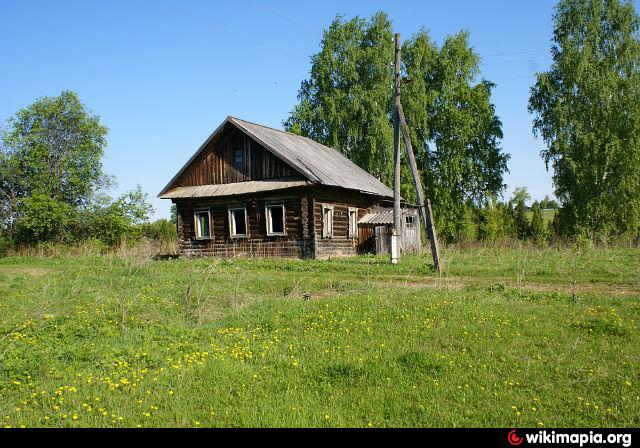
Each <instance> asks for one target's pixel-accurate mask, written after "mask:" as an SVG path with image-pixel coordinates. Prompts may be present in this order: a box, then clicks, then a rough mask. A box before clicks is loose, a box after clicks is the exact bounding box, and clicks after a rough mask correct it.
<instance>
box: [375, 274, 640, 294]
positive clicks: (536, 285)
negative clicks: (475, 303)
mask: <svg viewBox="0 0 640 448" xmlns="http://www.w3.org/2000/svg"><path fill="white" fill-rule="evenodd" d="M372 283H373V284H375V285H376V286H382V287H384V286H390V285H393V286H396V287H404V288H417V289H421V288H425V289H441V290H447V291H449V290H459V289H463V288H466V287H487V288H495V289H496V290H500V289H505V288H508V289H521V290H522V291H536V292H560V293H565V294H573V293H575V294H597V295H605V296H613V297H616V296H623V297H624V296H639V295H640V288H638V287H636V286H634V285H625V284H611V283H591V282H581V283H576V284H575V285H572V284H571V283H544V282H523V283H521V284H519V285H518V284H517V282H515V281H506V282H505V279H504V278H502V277H501V278H498V277H496V278H491V277H487V278H483V279H478V278H464V277H421V276H418V275H406V276H401V275H400V276H389V277H386V276H385V277H383V279H381V278H380V277H379V278H378V279H376V280H375V281H373V282H372Z"/></svg>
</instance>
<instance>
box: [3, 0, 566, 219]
mask: <svg viewBox="0 0 640 448" xmlns="http://www.w3.org/2000/svg"><path fill="white" fill-rule="evenodd" d="M555 3H556V1H555V0H536V1H526V2H523V1H513V0H508V1H507V0H505V1H482V2H480V1H468V0H449V1H446V2H443V1H437V2H436V1H417V2H410V1H398V0H395V1H366V2H365V1H349V2H346V1H327V0H325V1H321V2H320V1H319V2H303V1H272V2H267V1H259V0H236V1H234V2H222V1H220V2H217V1H203V2H200V1H182V2H178V1H174V2H162V1H159V0H158V1H153V2H152V1H126V2H117V1H103V2H96V1H78V2H70V1H62V0H58V1H55V2H48V1H41V2H33V1H8V0H0V18H1V21H0V23H2V26H1V27H0V120H2V121H4V120H5V119H7V118H8V117H10V116H11V115H13V114H14V113H15V112H16V111H17V110H19V109H20V108H22V107H25V106H27V105H28V104H30V103H31V102H33V101H34V100H36V99H37V98H39V97H42V96H45V95H46V96H52V95H57V94H59V93H60V92H61V91H62V90H64V89H70V90H73V91H75V92H77V93H78V94H79V96H80V98H81V100H82V101H83V102H84V103H85V104H86V105H87V106H89V107H90V108H91V109H92V110H93V111H94V112H95V113H96V114H98V115H100V117H101V121H102V122H103V124H105V125H106V126H107V127H108V128H109V134H108V146H107V148H106V159H105V170H106V171H107V172H108V173H109V174H112V175H114V176H115V177H116V179H117V182H118V188H117V189H116V190H115V191H113V192H112V194H114V195H115V194H118V193H120V192H123V191H126V190H129V189H132V188H135V186H136V185H137V184H140V185H141V186H142V188H143V189H144V191H145V192H147V193H149V199H150V200H151V202H152V203H153V205H154V207H155V208H156V215H155V217H166V216H168V210H169V205H170V204H169V202H168V201H163V200H160V199H157V198H156V195H157V193H158V192H159V191H160V190H161V188H162V187H163V186H164V185H165V183H166V182H167V181H168V180H169V179H170V178H171V177H172V176H173V175H174V174H175V172H176V171H177V170H178V169H179V168H180V167H181V166H182V165H183V164H184V162H185V161H186V160H187V159H188V158H189V157H190V156H191V155H192V154H193V152H195V150H196V149H197V148H198V147H199V146H200V144H201V143H202V142H203V141H204V140H205V139H206V138H207V136H208V135H209V134H210V133H211V132H212V131H213V130H214V129H215V128H216V127H217V125H218V124H219V123H220V122H221V121H222V120H223V119H224V118H225V117H226V116H227V115H234V116H237V117H240V118H244V119H246V120H250V121H255V122H258V123H262V124H265V125H270V126H274V127H278V128H280V127H281V123H282V120H284V119H285V118H286V117H287V115H288V113H289V111H290V110H291V108H292V107H293V105H294V104H295V102H296V95H297V91H298V88H299V86H300V82H301V81H302V80H303V79H305V78H307V77H308V74H309V69H310V62H309V56H310V55H311V54H313V53H315V52H317V50H318V48H319V44H320V40H321V38H322V32H323V30H324V29H325V28H327V27H328V26H329V24H330V23H331V21H332V20H333V18H334V17H335V16H336V14H343V15H345V16H346V17H349V18H350V17H353V16H354V15H359V16H364V17H369V16H370V15H371V14H373V13H374V12H375V11H377V10H383V11H385V12H387V13H388V14H389V16H390V18H391V20H392V21H393V25H394V28H395V31H396V32H400V33H402V35H403V37H409V36H410V35H411V34H412V33H414V32H416V31H417V30H419V29H420V28H421V27H425V28H426V29H428V30H429V31H430V33H431V36H432V38H433V39H435V40H436V41H437V42H438V43H440V42H442V39H443V38H444V37H445V36H446V35H447V34H453V33H456V32H457V31H459V30H461V29H466V30H469V31H470V33H471V42H472V44H473V46H474V48H475V50H476V51H477V52H478V54H480V56H481V57H482V66H481V69H482V76H484V77H485V78H487V79H489V80H491V81H494V82H495V83H496V84H497V88H496V89H495V92H494V95H493V101H494V103H495V105H496V110H497V113H498V115H499V116H500V118H501V119H502V122H503V131H504V135H505V136H504V139H503V141H502V146H503V148H504V150H505V151H507V152H509V153H510V154H511V160H510V162H509V169H510V174H508V175H507V176H506V179H505V181H506V183H507V184H508V185H509V187H508V190H507V193H506V195H507V196H509V195H510V194H511V192H512V191H513V189H514V188H515V187H518V186H526V187H528V189H529V191H530V193H531V194H532V196H533V197H534V198H542V197H544V196H545V195H546V194H549V195H551V194H552V192H553V188H552V185H551V180H550V173H548V172H547V171H546V170H545V167H544V163H543V161H542V159H541V158H540V156H539V153H540V150H541V149H542V142H541V141H540V140H534V138H533V135H532V132H531V121H532V117H531V115H529V114H528V112H527V100H528V95H529V89H530V87H531V85H532V84H533V81H534V74H535V72H537V71H542V70H545V69H546V68H548V66H549V64H550V62H551V57H550V53H549V47H550V39H551V33H552V23H551V17H552V14H553V7H554V5H555Z"/></svg>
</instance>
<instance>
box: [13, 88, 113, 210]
mask: <svg viewBox="0 0 640 448" xmlns="http://www.w3.org/2000/svg"><path fill="white" fill-rule="evenodd" d="M106 134H107V128H105V127H104V126H102V125H101V124H100V121H99V118H98V116H96V115H91V112H90V111H89V110H87V109H86V107H85V106H84V105H83V104H82V103H81V102H80V100H79V99H78V97H77V95H76V94H75V93H73V92H70V91H63V92H62V93H61V94H60V95H59V96H57V97H43V98H40V99H39V100H38V101H36V102H35V103H33V104H31V105H30V106H28V107H27V108H25V109H22V110H20V111H18V112H17V113H16V115H15V116H13V117H12V118H10V119H9V120H8V122H7V129H6V130H5V131H4V132H3V134H2V142H3V145H2V157H1V158H0V174H1V176H0V183H1V185H0V188H1V189H2V190H3V191H4V192H7V194H6V195H4V196H3V197H2V198H0V200H2V201H9V200H10V204H9V207H10V208H12V209H13V210H14V211H15V210H17V209H18V208H19V207H20V205H21V201H22V200H23V199H24V198H28V197H32V196H36V195H41V196H43V195H44V196H48V197H50V198H52V199H54V200H56V201H59V202H61V203H64V204H67V205H69V206H70V207H74V208H77V207H80V206H83V205H87V204H88V203H89V202H90V201H91V199H92V197H93V195H94V193H95V192H96V191H97V190H98V189H100V188H101V187H103V186H105V185H107V184H108V183H109V179H108V178H107V177H106V176H105V175H104V174H103V172H102V161H101V158H102V156H103V154H104V147H105V145H106V140H105V137H106Z"/></svg>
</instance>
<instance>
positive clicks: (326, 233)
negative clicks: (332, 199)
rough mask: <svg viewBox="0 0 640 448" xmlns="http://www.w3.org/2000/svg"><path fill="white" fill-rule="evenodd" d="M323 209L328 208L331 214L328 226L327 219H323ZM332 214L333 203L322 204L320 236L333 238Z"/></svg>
mask: <svg viewBox="0 0 640 448" xmlns="http://www.w3.org/2000/svg"><path fill="white" fill-rule="evenodd" d="M325 210H329V211H330V215H331V220H330V221H328V226H327V221H326V220H325ZM333 214H334V207H333V205H330V204H322V238H333Z"/></svg>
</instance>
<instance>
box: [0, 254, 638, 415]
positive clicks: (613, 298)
mask: <svg viewBox="0 0 640 448" xmlns="http://www.w3.org/2000/svg"><path fill="white" fill-rule="evenodd" d="M443 255H444V260H445V263H446V266H447V272H446V274H444V275H442V276H438V275H436V274H434V272H433V271H432V270H431V268H430V263H429V260H430V258H429V256H428V255H426V256H423V257H420V256H414V257H408V258H404V259H403V260H402V263H401V264H400V265H399V266H396V267H394V266H391V265H389V264H388V262H387V260H386V258H385V257H357V258H353V259H347V260H332V261H291V260H260V261H256V260H253V261H250V260H242V261H215V260H195V261H193V260H183V259H180V260H169V261H149V262H145V261H144V260H143V259H137V258H135V257H131V258H128V259H120V258H116V257H102V258H99V257H76V258H65V257H61V258H18V257H16V258H5V259H0V418H1V419H2V422H3V426H10V427H19V426H23V425H24V426H124V427H130V426H132V427H136V426H202V427H205V426H318V427H324V426H363V427H368V426H373V427H381V426H508V427H525V426H526V427H543V426H548V427H553V426H597V427H598V426H607V427H609V426H613V427H620V426H629V427H633V426H635V427H637V426H639V425H640V338H639V337H638V330H639V329H640V251H639V250H637V249H636V250H634V249H616V250H590V251H586V252H577V251H574V250H564V251H561V250H552V249H548V250H539V251H535V250H532V249H522V250H508V249H503V250H500V249H473V250H471V249H469V250H457V251H452V250H449V251H444V253H443Z"/></svg>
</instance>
